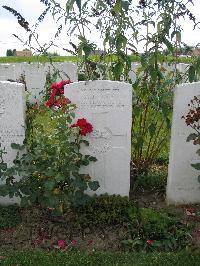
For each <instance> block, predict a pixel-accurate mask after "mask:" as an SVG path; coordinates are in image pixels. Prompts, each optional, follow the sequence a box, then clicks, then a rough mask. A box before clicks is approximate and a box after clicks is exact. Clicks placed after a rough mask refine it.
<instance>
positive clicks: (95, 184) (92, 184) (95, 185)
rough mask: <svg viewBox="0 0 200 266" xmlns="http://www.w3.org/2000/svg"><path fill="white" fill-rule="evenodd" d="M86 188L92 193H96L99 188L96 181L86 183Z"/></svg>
mask: <svg viewBox="0 0 200 266" xmlns="http://www.w3.org/2000/svg"><path fill="white" fill-rule="evenodd" d="M88 186H89V188H90V189H91V190H93V191H96V190H97V189H98V188H99V187H100V186H99V182H98V181H91V182H89V183H88Z"/></svg>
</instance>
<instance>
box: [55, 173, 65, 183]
mask: <svg viewBox="0 0 200 266" xmlns="http://www.w3.org/2000/svg"><path fill="white" fill-rule="evenodd" d="M55 180H56V181H57V182H60V181H64V180H65V176H64V175H61V174H57V175H56V176H55Z"/></svg>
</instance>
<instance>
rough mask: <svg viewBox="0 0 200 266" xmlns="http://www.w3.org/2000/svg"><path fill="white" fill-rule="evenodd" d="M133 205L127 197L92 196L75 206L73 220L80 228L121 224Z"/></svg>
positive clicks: (124, 221) (125, 220)
mask: <svg viewBox="0 0 200 266" xmlns="http://www.w3.org/2000/svg"><path fill="white" fill-rule="evenodd" d="M131 206H134V203H133V202H132V201H129V200H128V198H127V197H121V196H115V195H113V196H109V195H107V194H105V195H101V196H94V197H92V198H91V200H90V201H89V202H88V203H86V204H85V205H83V206H79V207H77V208H75V209H74V210H73V211H74V214H75V216H74V222H75V223H76V224H77V225H79V226H80V227H81V228H85V227H94V226H95V227H101V228H102V227H105V226H111V225H112V226H113V225H123V224H124V223H126V222H127V217H128V208H129V207H131Z"/></svg>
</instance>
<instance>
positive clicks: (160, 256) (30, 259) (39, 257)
mask: <svg viewBox="0 0 200 266" xmlns="http://www.w3.org/2000/svg"><path fill="white" fill-rule="evenodd" d="M0 265H2V266H14V265H15V266H17V265H18V266H51V265H52V266H55V265H63V266H64V265H71V266H78V265H80V266H84V265H91V266H93V265H95V266H103V265H105V266H111V265H112V266H114V265H116V266H117V265H119V266H122V265H134V266H139V265H142V266H143V265H144V266H150V265H154V266H156V265H165V266H168V265H171V266H172V265H173V266H175V265H176V266H179V265H181V266H190V265H191V266H197V265H200V254H198V253H197V254H191V253H187V252H180V253H153V254H143V253H111V252H91V253H87V252H72V251H70V252H66V251H65V252H64V251H63V252H46V251H42V250H34V251H33V250H32V251H31V250H29V251H1V252H0Z"/></svg>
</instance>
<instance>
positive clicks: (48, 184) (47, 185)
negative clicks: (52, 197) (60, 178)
mask: <svg viewBox="0 0 200 266" xmlns="http://www.w3.org/2000/svg"><path fill="white" fill-rule="evenodd" d="M54 185H55V181H54V180H47V181H46V183H45V185H44V186H45V188H46V189H47V190H48V191H51V190H53V188H54Z"/></svg>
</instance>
